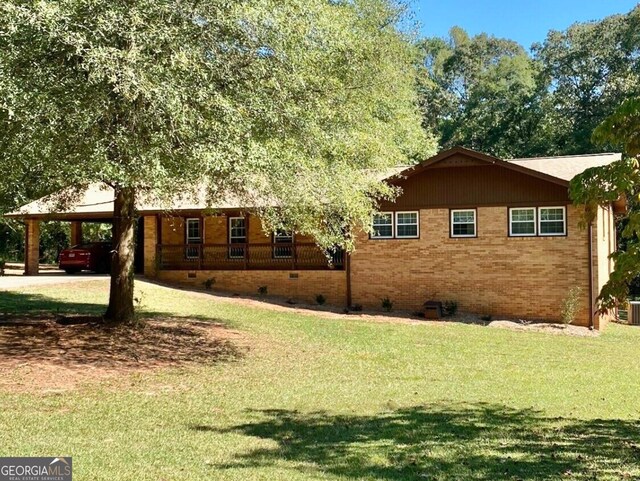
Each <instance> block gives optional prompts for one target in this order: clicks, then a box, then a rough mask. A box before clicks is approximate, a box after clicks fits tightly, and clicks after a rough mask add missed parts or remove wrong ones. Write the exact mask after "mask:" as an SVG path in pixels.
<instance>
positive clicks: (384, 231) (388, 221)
mask: <svg viewBox="0 0 640 481" xmlns="http://www.w3.org/2000/svg"><path fill="white" fill-rule="evenodd" d="M371 237H372V238H374V239H393V213H391V212H380V213H379V214H375V215H374V216H373V232H372V234H371Z"/></svg>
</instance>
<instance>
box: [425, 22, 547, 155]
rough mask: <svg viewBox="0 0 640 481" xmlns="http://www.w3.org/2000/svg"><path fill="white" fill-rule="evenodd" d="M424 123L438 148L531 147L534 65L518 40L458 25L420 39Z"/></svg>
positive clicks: (535, 115) (502, 151)
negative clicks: (434, 132) (435, 136)
mask: <svg viewBox="0 0 640 481" xmlns="http://www.w3.org/2000/svg"><path fill="white" fill-rule="evenodd" d="M420 47H421V49H422V52H423V58H424V62H423V67H424V75H423V77H422V82H421V94H422V102H423V106H424V112H425V113H424V123H425V126H426V127H428V128H432V129H435V130H437V131H438V132H439V134H440V143H441V145H442V147H444V148H448V147H452V146H454V145H462V146H465V147H469V148H472V149H476V150H480V151H483V152H487V153H491V154H494V155H497V156H501V157H513V156H517V155H522V154H523V153H532V151H534V150H535V145H534V144H535V141H536V137H535V135H534V133H535V131H536V129H537V123H538V119H539V117H540V109H539V105H538V103H537V101H538V99H539V98H540V95H539V94H540V92H539V89H538V83H537V77H538V71H537V66H536V64H535V63H534V62H533V61H532V59H531V58H530V57H529V55H528V54H527V53H526V51H525V50H524V49H523V48H522V46H520V45H519V44H518V43H516V42H514V41H511V40H507V39H501V38H496V37H493V36H489V35H487V34H480V35H476V36H474V37H469V35H468V34H467V33H466V32H465V31H464V30H463V29H461V28H460V27H454V28H452V29H451V31H450V35H449V38H448V39H442V38H429V39H426V40H424V41H422V42H421V44H420Z"/></svg>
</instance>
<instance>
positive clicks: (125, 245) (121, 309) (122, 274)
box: [104, 187, 136, 324]
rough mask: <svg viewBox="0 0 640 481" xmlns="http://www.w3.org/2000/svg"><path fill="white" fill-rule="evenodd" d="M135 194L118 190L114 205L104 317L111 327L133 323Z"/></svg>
mask: <svg viewBox="0 0 640 481" xmlns="http://www.w3.org/2000/svg"><path fill="white" fill-rule="evenodd" d="M135 224H136V217H135V190H134V189H133V188H132V187H126V188H119V187H116V189H115V201H114V205H113V253H112V255H111V288H110V291H109V307H107V312H106V314H105V316H104V318H105V322H107V323H108V324H126V323H131V322H133V320H134V312H133V274H134V272H133V258H134V253H135Z"/></svg>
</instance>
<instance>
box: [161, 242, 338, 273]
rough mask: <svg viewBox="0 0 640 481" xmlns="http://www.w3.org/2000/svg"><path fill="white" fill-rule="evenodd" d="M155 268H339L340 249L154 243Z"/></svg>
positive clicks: (301, 245) (298, 245)
mask: <svg viewBox="0 0 640 481" xmlns="http://www.w3.org/2000/svg"><path fill="white" fill-rule="evenodd" d="M156 256H157V262H158V269H159V270H248V269H252V270H279V269H280V270H294V271H295V270H325V269H335V270H342V269H344V265H345V259H344V257H345V255H344V251H343V250H342V249H334V250H329V251H322V250H321V249H320V248H319V247H318V246H317V245H316V244H313V243H295V242H292V243H262V244H246V243H245V244H183V245H163V244H161V245H158V246H157V249H156Z"/></svg>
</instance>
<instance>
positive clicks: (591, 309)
mask: <svg viewBox="0 0 640 481" xmlns="http://www.w3.org/2000/svg"><path fill="white" fill-rule="evenodd" d="M587 231H588V232H589V329H591V330H593V329H594V328H595V326H594V323H593V318H594V316H595V313H594V312H593V305H594V303H595V299H594V297H593V221H592V220H589V228H588V229H587Z"/></svg>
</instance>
